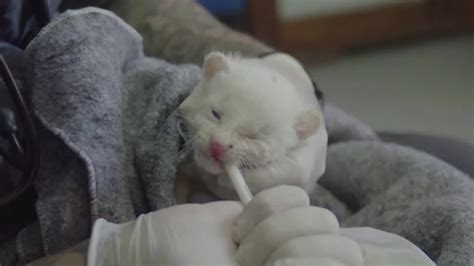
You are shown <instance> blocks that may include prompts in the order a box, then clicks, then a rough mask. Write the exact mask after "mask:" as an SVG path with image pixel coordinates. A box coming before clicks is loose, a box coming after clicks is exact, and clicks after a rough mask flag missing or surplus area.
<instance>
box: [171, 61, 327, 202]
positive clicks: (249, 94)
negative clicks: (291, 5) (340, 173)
mask: <svg viewBox="0 0 474 266" xmlns="http://www.w3.org/2000/svg"><path fill="white" fill-rule="evenodd" d="M204 66H205V67H204V70H203V73H204V74H203V80H202V81H201V82H200V83H199V84H198V85H197V86H196V88H195V89H194V90H193V92H192V93H191V95H190V96H189V97H188V98H187V99H186V100H185V101H184V102H183V103H182V105H181V106H180V114H181V115H182V116H183V117H184V119H185V121H186V124H187V126H188V128H189V130H190V136H189V141H190V142H191V143H190V145H192V148H193V159H194V162H195V164H194V167H195V171H194V173H196V174H197V175H199V177H200V178H201V179H202V180H203V181H204V183H205V184H206V185H207V187H208V188H209V189H210V190H211V191H212V192H214V193H215V194H216V195H218V196H219V197H221V198H225V199H235V197H236V195H235V192H234V191H233V188H232V186H231V184H230V181H229V179H228V177H227V176H226V175H225V171H224V170H223V168H222V167H221V166H220V165H219V164H218V163H216V162H215V161H213V160H212V159H211V157H210V156H209V153H208V146H209V142H210V140H211V138H213V139H214V140H217V141H218V142H220V143H222V144H224V145H226V146H227V147H228V148H229V149H228V151H227V152H226V153H225V155H224V161H235V162H237V164H239V165H241V166H244V165H246V166H244V167H243V168H241V170H242V173H243V175H244V177H245V179H246V181H247V183H248V185H249V187H250V189H251V190H252V192H253V193H256V192H258V191H261V190H263V189H266V188H270V187H274V186H277V185H281V184H289V185H297V186H300V187H302V188H305V189H307V190H308V189H311V188H312V187H313V186H314V183H315V181H316V180H317V178H319V177H320V176H321V174H322V173H323V172H324V169H325V159H326V142H327V133H326V129H325V126H324V121H323V120H322V119H323V118H322V115H321V112H320V108H319V106H318V103H317V100H316V98H315V96H314V92H312V86H311V82H310V81H309V78H308V77H307V75H306V73H305V72H304V70H303V69H302V67H301V66H300V65H299V64H298V63H297V61H296V60H294V59H292V58H291V57H290V56H287V55H282V54H279V55H275V56H270V57H268V58H267V59H264V60H262V59H244V58H239V57H235V56H234V57H232V56H226V55H223V54H221V53H217V52H213V53H211V54H209V55H208V56H207V57H206V60H205V64H204ZM308 81H309V82H308ZM212 110H215V111H217V112H219V114H220V116H221V117H220V120H218V119H216V118H215V117H214V115H213V114H212ZM308 112H312V114H313V116H309V117H310V118H311V117H314V116H315V117H316V121H312V122H313V123H317V124H312V125H309V126H308V125H307V126H306V127H305V125H304V124H303V127H301V123H308V119H307V118H308V116H305V119H300V118H301V117H302V114H305V113H308ZM313 120H314V119H313ZM309 122H311V121H309ZM298 128H306V129H308V130H313V129H316V131H315V132H313V131H311V132H310V134H308V135H305V134H303V135H302V134H299V133H298V134H297V129H298ZM301 136H305V137H304V138H302V137H301Z"/></svg>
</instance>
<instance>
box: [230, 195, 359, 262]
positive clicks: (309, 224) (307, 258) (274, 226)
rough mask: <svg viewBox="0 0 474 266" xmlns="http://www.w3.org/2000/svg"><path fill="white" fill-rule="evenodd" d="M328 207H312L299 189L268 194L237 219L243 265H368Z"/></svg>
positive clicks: (235, 238) (237, 235) (258, 196)
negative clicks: (341, 234) (340, 231)
mask: <svg viewBox="0 0 474 266" xmlns="http://www.w3.org/2000/svg"><path fill="white" fill-rule="evenodd" d="M338 233H339V223H338V221H337V219H336V217H335V216H334V214H333V213H331V212H330V211H328V210H327V209H323V208H319V207H313V206H310V205H309V198H308V195H307V194H306V192H305V191H304V190H302V189H301V188H298V187H294V186H278V187H274V188H271V189H268V190H264V191H262V192H260V193H258V194H257V195H255V197H254V198H253V199H252V201H250V202H249V204H248V205H247V206H246V207H245V208H244V210H243V211H242V213H241V214H240V215H239V217H238V218H237V220H236V221H235V226H234V240H235V241H236V242H237V243H239V244H240V245H239V247H238V250H237V252H236V258H237V260H238V262H239V263H240V265H245V266H251V265H364V259H363V255H362V251H361V249H360V247H359V245H358V244H357V243H356V242H355V241H353V240H351V239H349V238H347V237H344V236H340V235H339V234H338Z"/></svg>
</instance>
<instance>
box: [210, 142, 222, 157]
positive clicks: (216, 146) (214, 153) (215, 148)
mask: <svg viewBox="0 0 474 266" xmlns="http://www.w3.org/2000/svg"><path fill="white" fill-rule="evenodd" d="M224 152H225V147H224V145H222V144H220V143H219V142H217V141H215V140H211V143H209V154H210V155H211V157H212V158H213V159H214V160H216V161H222V156H223V155H224Z"/></svg>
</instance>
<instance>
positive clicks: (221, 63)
mask: <svg viewBox="0 0 474 266" xmlns="http://www.w3.org/2000/svg"><path fill="white" fill-rule="evenodd" d="M227 70H229V62H227V58H226V56H225V55H224V54H223V53H220V52H211V53H210V54H208V55H207V56H206V58H205V59H204V79H205V80H209V79H211V78H213V77H214V76H215V75H216V74H217V73H219V72H222V71H227Z"/></svg>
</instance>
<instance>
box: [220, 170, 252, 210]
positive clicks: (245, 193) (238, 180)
mask: <svg viewBox="0 0 474 266" xmlns="http://www.w3.org/2000/svg"><path fill="white" fill-rule="evenodd" d="M225 170H226V171H227V174H228V175H229V178H230V181H231V182H232V185H233V186H234V189H235V191H237V195H239V198H240V201H241V202H242V204H243V205H244V206H245V205H247V203H248V202H249V201H250V200H251V199H252V192H250V189H249V187H248V186H247V183H245V179H244V177H243V176H242V174H241V173H240V170H239V167H238V166H237V165H236V164H235V163H228V164H226V165H225Z"/></svg>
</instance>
